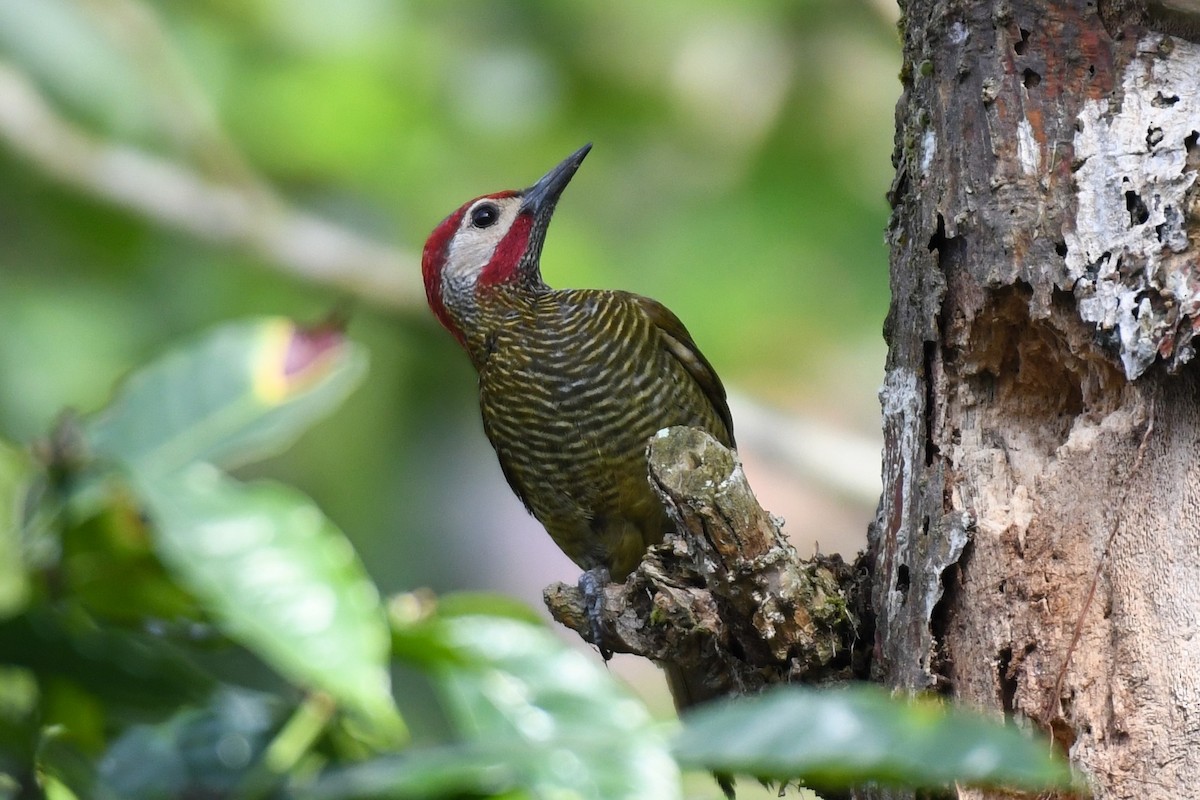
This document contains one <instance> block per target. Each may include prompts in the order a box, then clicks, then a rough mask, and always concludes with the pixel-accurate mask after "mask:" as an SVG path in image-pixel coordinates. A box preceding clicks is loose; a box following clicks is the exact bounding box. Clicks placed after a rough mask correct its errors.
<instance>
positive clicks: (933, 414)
mask: <svg viewBox="0 0 1200 800" xmlns="http://www.w3.org/2000/svg"><path fill="white" fill-rule="evenodd" d="M1109 5H1112V4H1109ZM1142 5H1143V6H1144V5H1145V4H1142ZM1151 5H1154V4H1151ZM902 6H903V9H904V21H903V24H902V30H903V33H904V49H905V65H906V66H905V70H904V72H903V74H902V76H901V77H902V81H903V84H904V94H903V96H902V97H901V99H900V102H899V103H898V106H897V140H896V154H895V158H894V161H895V164H896V178H895V182H894V184H893V188H892V192H891V200H892V203H893V206H894V209H895V210H894V214H893V218H892V222H891V226H890V229H889V239H890V243H891V246H892V295H893V300H892V307H891V310H890V312H889V316H888V322H887V325H886V336H887V339H888V343H889V354H888V362H887V372H886V378H885V381H884V388H883V390H882V392H881V401H882V405H883V410H884V432H885V451H884V487H885V488H884V493H883V496H882V498H881V501H880V507H879V511H878V514H877V517H876V520H875V523H874V525H873V526H872V531H871V537H870V545H871V557H872V560H873V564H874V569H875V574H874V576H873V584H874V589H873V602H874V605H875V610H876V614H877V617H878V624H877V627H876V640H875V651H874V661H873V670H874V674H875V676H876V677H877V678H878V679H880V680H883V681H885V682H887V683H888V684H890V685H892V686H895V687H901V688H905V689H908V690H912V691H918V690H925V689H931V688H932V689H937V690H940V691H944V692H945V693H947V694H951V695H954V696H956V697H958V698H960V699H962V700H965V701H967V702H969V703H972V704H975V705H977V706H979V707H981V708H985V709H990V710H993V711H994V712H996V713H1005V714H1011V715H1015V716H1016V717H1017V718H1018V719H1022V720H1024V721H1025V722H1024V724H1030V725H1034V726H1037V727H1039V728H1042V729H1044V730H1046V731H1047V732H1049V733H1050V734H1051V735H1052V736H1053V737H1054V738H1055V740H1056V741H1057V742H1058V743H1059V744H1060V745H1061V746H1062V747H1063V748H1064V750H1066V751H1067V752H1068V753H1069V754H1070V756H1071V758H1072V759H1073V761H1074V762H1075V763H1076V764H1077V765H1078V766H1079V767H1081V768H1082V770H1083V771H1084V772H1085V773H1087V774H1088V775H1090V776H1091V786H1092V789H1093V791H1094V794H1095V796H1096V797H1098V798H1135V797H1136V798H1178V797H1187V796H1191V794H1192V793H1193V789H1192V787H1193V786H1195V785H1200V677H1198V676H1200V671H1197V667H1196V665H1197V664H1200V637H1197V636H1195V631H1196V628H1197V625H1198V624H1200V622H1198V621H1200V546H1197V544H1196V543H1197V542H1198V541H1200V461H1198V459H1197V446H1198V445H1200V373H1198V367H1197V364H1196V363H1194V361H1195V349H1196V343H1195V335H1196V332H1197V331H1198V330H1200V267H1198V264H1200V189H1198V188H1197V173H1198V170H1200V147H1198V146H1197V138H1198V137H1200V45H1197V44H1194V43H1192V42H1190V41H1186V40H1183V39H1178V38H1175V37H1173V36H1170V35H1165V34H1164V33H1162V32H1161V31H1155V30H1150V29H1147V28H1144V27H1139V26H1137V25H1130V24H1116V25H1115V26H1113V20H1112V19H1108V20H1107V21H1108V22H1109V23H1110V26H1112V29H1113V30H1114V31H1115V32H1116V34H1117V37H1116V38H1114V37H1113V36H1112V35H1110V34H1109V32H1108V31H1106V29H1105V27H1104V20H1102V19H1101V17H1100V15H1099V14H1098V13H1097V10H1096V8H1095V5H1094V4H1091V3H1087V2H1083V1H1082V0H1079V1H1077V2H1067V1H1065V0H1063V1H1060V2H1049V1H1047V0H1042V1H1041V2H1037V1H1035V0H985V1H979V2H972V1H970V0H959V1H958V2H946V1H944V0H943V1H941V2H936V1H935V0H908V2H905V3H902ZM1126 22H1128V20H1126ZM860 796H862V797H868V796H869V797H904V796H911V795H910V794H909V795H906V794H905V793H903V792H886V791H884V792H878V791H877V792H863V793H861V794H860ZM960 796H962V797H990V796H998V795H994V794H989V793H987V792H978V791H972V792H966V791H963V792H960ZM1005 796H1010V795H1005Z"/></svg>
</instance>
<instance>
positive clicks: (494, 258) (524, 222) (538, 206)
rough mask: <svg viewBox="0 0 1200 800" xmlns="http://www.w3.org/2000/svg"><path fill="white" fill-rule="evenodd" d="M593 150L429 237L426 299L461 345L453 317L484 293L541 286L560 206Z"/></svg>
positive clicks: (483, 200)
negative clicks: (545, 250)
mask: <svg viewBox="0 0 1200 800" xmlns="http://www.w3.org/2000/svg"><path fill="white" fill-rule="evenodd" d="M591 149H592V146H591V145H590V144H585V145H584V146H583V147H581V148H579V149H578V150H576V151H575V152H574V153H572V154H571V155H569V156H567V157H566V158H565V159H564V160H563V161H562V163H560V164H559V165H558V166H556V167H555V168H554V169H552V170H550V171H549V172H547V173H546V174H545V175H544V176H542V179H541V180H539V181H538V182H537V183H535V184H534V185H533V186H531V187H529V188H528V189H524V190H522V191H506V192H496V193H495V194H487V195H484V196H483V197H477V198H475V199H474V200H472V201H470V202H469V203H466V204H464V205H463V206H462V207H460V208H459V209H458V210H457V211H455V212H454V213H453V214H451V215H450V216H448V217H446V218H445V219H444V220H442V221H441V223H440V224H439V225H438V226H437V227H436V228H434V231H433V233H431V234H430V235H429V239H428V240H427V241H426V242H425V251H424V253H422V255H421V273H422V276H423V277H424V279H425V296H426V297H427V298H428V300H429V307H430V308H431V309H432V310H433V313H434V314H435V315H437V318H438V319H439V320H440V321H441V323H442V325H444V326H445V327H446V328H447V329H448V330H449V331H450V332H451V333H453V334H454V335H455V336H456V337H457V338H458V339H459V340H460V341H461V340H462V338H463V334H462V331H461V330H459V327H458V325H457V324H456V322H455V320H454V318H453V315H452V313H451V312H452V311H453V310H463V309H464V308H465V307H466V306H469V305H470V304H473V303H474V302H475V300H476V298H477V296H478V292H479V290H480V289H483V288H485V287H490V286H499V285H502V284H511V285H516V286H528V287H531V288H533V287H537V286H540V285H541V282H542V276H541V270H540V268H539V266H538V259H539V258H540V257H541V254H542V242H543V241H544V240H545V238H546V228H548V227H549V225H550V217H551V216H553V214H554V206H555V204H557V203H558V198H559V195H561V194H562V191H563V189H565V188H566V187H567V184H568V183H570V181H571V177H572V176H573V175H574V174H575V170H577V169H579V165H580V163H582V161H583V159H584V156H586V155H587V154H588V151H589V150H591Z"/></svg>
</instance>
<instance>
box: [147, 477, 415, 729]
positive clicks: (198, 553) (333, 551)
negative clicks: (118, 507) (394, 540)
mask: <svg viewBox="0 0 1200 800" xmlns="http://www.w3.org/2000/svg"><path fill="white" fill-rule="evenodd" d="M139 477H140V480H138V482H137V483H138V488H139V490H140V494H141V495H142V497H143V498H144V499H145V501H146V504H147V510H148V511H149V513H150V517H151V519H152V520H153V522H154V524H155V525H156V526H157V531H158V535H157V544H158V548H159V552H160V556H161V558H162V560H163V563H164V564H166V565H167V567H168V569H170V570H171V571H172V572H173V573H174V574H175V576H176V577H177V578H178V580H179V581H180V583H182V584H183V586H184V587H185V588H187V589H188V590H189V591H190V592H191V593H192V594H193V595H194V596H196V597H197V598H198V599H199V600H200V602H201V604H202V605H203V606H204V607H205V608H207V609H208V610H209V611H210V612H211V613H213V614H214V616H215V617H216V619H217V621H218V623H219V625H220V626H221V628H222V629H223V630H224V631H225V632H226V633H227V634H228V635H229V636H230V637H231V638H233V639H235V640H237V641H239V642H241V643H242V644H243V645H245V646H246V647H248V648H250V649H251V650H253V651H254V652H255V653H257V654H258V655H259V656H260V657H261V658H262V659H263V660H264V661H266V662H267V663H269V664H271V665H272V666H273V667H274V668H275V669H277V670H278V671H279V672H280V673H281V674H283V675H284V676H286V677H288V678H289V679H291V680H293V681H295V682H297V683H299V684H302V685H304V686H307V687H310V688H313V689H318V690H322V691H325V692H328V693H329V694H330V695H331V696H333V697H334V698H335V699H337V700H338V701H339V702H341V703H344V704H346V705H348V706H350V707H351V708H353V709H355V710H357V711H359V712H362V713H364V714H366V715H367V716H368V717H370V718H371V719H372V720H374V721H375V722H377V723H380V724H381V725H383V726H384V727H385V728H386V729H387V730H388V731H390V732H391V733H392V734H396V735H399V730H400V729H399V726H400V722H399V716H398V714H397V712H396V709H395V705H394V703H393V701H392V695H391V689H390V678H389V675H388V671H387V659H388V644H389V637H388V628H387V624H386V621H385V619H384V614H383V609H382V607H381V605H380V602H379V594H378V592H377V590H376V589H375V585H374V584H373V583H372V582H371V580H370V578H369V577H368V576H367V574H366V571H365V569H364V568H363V566H362V563H361V562H360V561H359V560H358V557H357V555H356V554H355V552H354V549H353V547H352V546H351V545H350V542H349V541H348V540H347V539H346V538H345V536H344V535H343V534H342V532H341V531H339V530H338V529H337V528H336V527H335V526H334V525H333V523H331V522H330V521H329V520H328V519H327V518H326V517H325V516H324V515H323V514H322V513H321V511H320V509H318V508H317V507H316V506H315V505H314V504H313V503H312V501H310V500H309V499H308V498H306V497H305V496H304V495H302V494H300V493H299V492H297V491H295V490H294V489H290V488H288V487H286V486H282V485H279V484H274V483H267V482H261V483H254V484H242V483H238V482H237V481H234V480H232V479H231V478H229V477H227V476H225V475H223V474H222V473H221V472H220V471H218V470H217V469H216V468H215V467H212V466H210V465H208V464H202V463H200V464H193V465H192V466H190V467H188V468H186V469H184V470H181V471H179V472H177V473H175V474H173V475H163V476H160V477H158V478H152V477H150V476H148V475H141V476H139Z"/></svg>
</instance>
